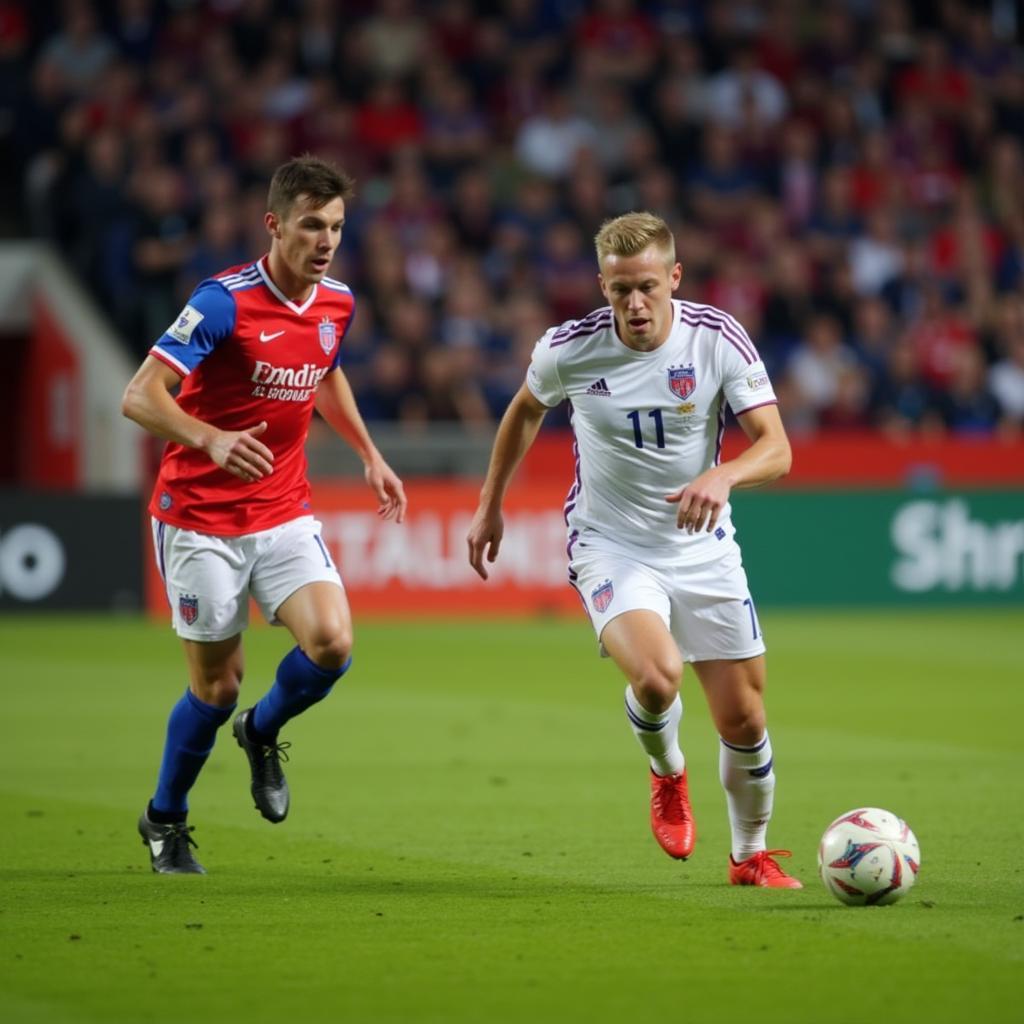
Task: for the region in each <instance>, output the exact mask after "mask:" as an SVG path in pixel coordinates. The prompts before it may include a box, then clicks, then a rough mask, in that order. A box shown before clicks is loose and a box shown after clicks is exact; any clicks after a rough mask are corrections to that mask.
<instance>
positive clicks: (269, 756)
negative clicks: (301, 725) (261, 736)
mask: <svg viewBox="0 0 1024 1024" xmlns="http://www.w3.org/2000/svg"><path fill="white" fill-rule="evenodd" d="M290 746H291V743H289V742H288V741H287V740H285V742H284V743H271V744H268V745H267V746H262V747H261V748H260V752H261V753H262V754H263V765H264V768H265V769H266V771H267V773H268V774H269V775H270V776H271V781H272V782H274V783H275V784H279V783H280V782H281V780H282V779H283V778H284V774H283V772H282V771H281V762H282V761H287V760H288V753H287V751H288V748H289V747H290Z"/></svg>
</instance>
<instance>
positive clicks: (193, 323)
mask: <svg viewBox="0 0 1024 1024" xmlns="http://www.w3.org/2000/svg"><path fill="white" fill-rule="evenodd" d="M235 313H236V311H235V300H234V298H233V297H232V295H231V293H230V292H229V291H228V290H227V289H226V288H225V287H224V286H223V285H222V284H221V283H220V282H219V281H203V282H202V284H200V285H199V286H198V287H197V288H196V290H195V291H194V292H193V293H192V295H191V297H190V298H189V300H188V303H187V304H186V306H185V308H184V309H183V310H182V311H181V312H180V313H179V314H178V316H177V319H175V321H174V323H172V324H171V326H170V327H168V328H167V330H166V331H164V333H163V334H162V335H161V336H160V338H159V339H158V341H157V342H156V344H155V345H154V346H153V352H154V354H157V355H159V356H162V357H163V358H164V360H165V361H167V362H169V363H171V364H172V365H173V366H175V367H176V368H177V369H178V370H179V372H181V373H182V374H185V375H188V374H189V373H191V372H192V371H193V370H194V369H195V368H196V367H197V366H198V365H199V364H200V363H201V362H202V361H203V359H205V358H206V357H207V356H208V355H209V354H210V353H211V352H212V351H213V350H214V349H215V348H216V347H217V346H218V345H219V344H220V343H221V342H222V341H223V340H224V339H225V338H227V337H229V336H230V334H231V332H232V331H234V329H235Z"/></svg>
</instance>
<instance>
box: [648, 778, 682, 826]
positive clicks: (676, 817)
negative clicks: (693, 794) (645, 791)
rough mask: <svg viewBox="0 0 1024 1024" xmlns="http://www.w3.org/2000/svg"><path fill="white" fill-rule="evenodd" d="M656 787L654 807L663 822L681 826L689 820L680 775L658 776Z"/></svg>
mask: <svg viewBox="0 0 1024 1024" xmlns="http://www.w3.org/2000/svg"><path fill="white" fill-rule="evenodd" d="M656 778H657V781H656V783H655V786H654V807H655V810H656V811H657V813H658V817H659V818H661V819H662V820H663V821H668V822H673V823H675V824H680V823H682V822H684V821H688V820H689V817H690V816H689V815H688V814H687V813H686V805H685V803H684V801H683V793H682V788H683V782H682V776H680V775H662V776H657V777H656Z"/></svg>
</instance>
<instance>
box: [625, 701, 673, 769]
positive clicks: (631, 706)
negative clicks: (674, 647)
mask: <svg viewBox="0 0 1024 1024" xmlns="http://www.w3.org/2000/svg"><path fill="white" fill-rule="evenodd" d="M626 717H627V718H628V719H629V724H630V726H631V728H632V729H633V735H634V736H636V738H637V740H639V742H640V746H641V747H643V748H644V750H645V751H647V755H648V756H649V757H650V759H651V768H652V769H653V770H654V773H655V775H679V774H680V773H681V772H682V770H683V769H684V768H685V767H686V760H685V759H684V757H683V752H682V750H680V749H679V723H680V722H681V721H682V718H683V702H682V701H681V700H680V699H679V694H678V693H677V694H676V699H675V700H674V701H672V703H671V705H670V706H669V709H668V710H667V711H662V712H661V713H660V714H654V712H651V711H648V710H647V708H645V707H644V706H643V705H642V704H641V703H640V701H638V700H637V699H636V694H634V693H633V687H632V686H627V687H626Z"/></svg>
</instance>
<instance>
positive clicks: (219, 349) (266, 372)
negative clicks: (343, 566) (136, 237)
mask: <svg viewBox="0 0 1024 1024" xmlns="http://www.w3.org/2000/svg"><path fill="white" fill-rule="evenodd" d="M354 312H355V299H354V298H353V296H352V292H351V290H350V289H349V288H348V286H347V285H344V284H342V283H341V282H340V281H335V280H333V279H332V278H329V277H325V278H324V279H323V280H322V281H321V282H320V283H319V284H316V285H314V286H313V290H312V292H311V293H310V295H309V298H308V299H306V301H305V302H303V303H302V304H301V305H300V304H297V303H294V302H291V301H289V300H288V299H287V298H286V297H285V296H284V295H283V294H282V293H281V291H280V289H279V288H278V287H277V286H276V285H275V284H274V282H273V281H272V280H271V279H270V275H269V273H268V272H267V266H266V257H263V258H261V259H259V260H257V261H256V262H255V263H248V264H242V265H240V266H238V267H232V268H230V269H229V270H226V271H224V272H223V273H221V274H218V275H217V276H216V277H212V278H209V279H207V280H206V281H203V282H202V283H201V284H199V285H198V287H197V288H196V290H195V291H194V292H193V293H192V296H191V297H190V298H189V301H188V304H187V305H186V306H185V308H184V309H183V310H182V311H181V315H180V316H179V317H178V319H177V320H176V321H175V322H174V323H173V324H171V326H170V327H168V328H167V331H166V332H165V333H164V334H163V336H162V337H161V338H160V339H159V340H158V341H157V342H156V344H155V345H154V346H153V347H152V348H151V349H150V354H151V355H152V356H154V357H155V358H156V359H159V360H160V361H161V362H163V363H166V364H167V365H168V366H170V367H171V368H172V369H173V370H176V371H177V372H178V373H180V374H181V376H182V378H183V380H182V385H181V391H180V392H179V393H178V397H177V402H178V405H180V406H181V408H182V409H183V410H184V411H185V412H187V413H188V414H189V415H190V416H194V417H196V419H199V420H203V421H204V422H206V423H210V424H213V425H214V426H216V427H219V428H220V429H222V430H244V429H246V428H248V427H254V426H256V425H257V424H258V423H259V422H260V421H261V420H266V421H267V429H266V431H265V433H263V434H261V435H260V438H259V440H260V441H261V442H263V444H265V445H266V446H267V447H268V448H269V449H270V450H271V451H272V452H273V453H274V471H273V473H271V474H270V475H269V476H266V477H264V478H263V479H262V480H255V481H251V482H247V481H244V480H240V479H239V478H238V477H236V476H233V475H232V474H231V473H229V472H228V471H227V470H225V469H221V468H220V466H218V465H217V464H216V463H215V462H213V460H212V459H210V457H209V456H208V455H206V454H205V453H204V452H201V451H198V450H197V449H195V448H188V447H186V446H185V445H180V444H175V443H174V442H170V443H169V444H168V445H167V447H166V449H165V450H164V454H163V458H162V459H161V461H160V472H159V475H158V476H157V481H156V486H155V488H154V490H153V497H152V499H151V500H150V504H149V511H150V512H151V514H152V515H153V516H155V517H156V518H157V519H159V520H161V521H162V522H165V523H169V524H171V525H172V526H178V527H182V528H184V529H186V530H197V531H199V532H201V533H212V534H216V535H219V536H232V537H233V536H238V535H240V534H244V533H255V532H256V531H257V530H266V529H269V528H270V527H272V526H277V525H278V524H280V523H284V522H288V521H289V520H291V519H296V518H298V517H299V516H303V515H308V514H309V512H310V505H309V497H310V489H309V481H308V480H307V479H306V452H305V443H306V435H307V433H308V432H309V422H310V419H311V418H312V415H313V398H314V395H315V394H316V389H317V385H318V384H319V383H320V381H321V380H323V378H324V377H325V376H327V374H328V373H330V372H332V371H333V370H335V369H337V368H338V366H339V364H340V361H339V352H340V349H341V342H342V339H343V338H344V337H345V333H346V331H347V330H348V328H349V326H350V324H351V323H352V317H353V314H354Z"/></svg>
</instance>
